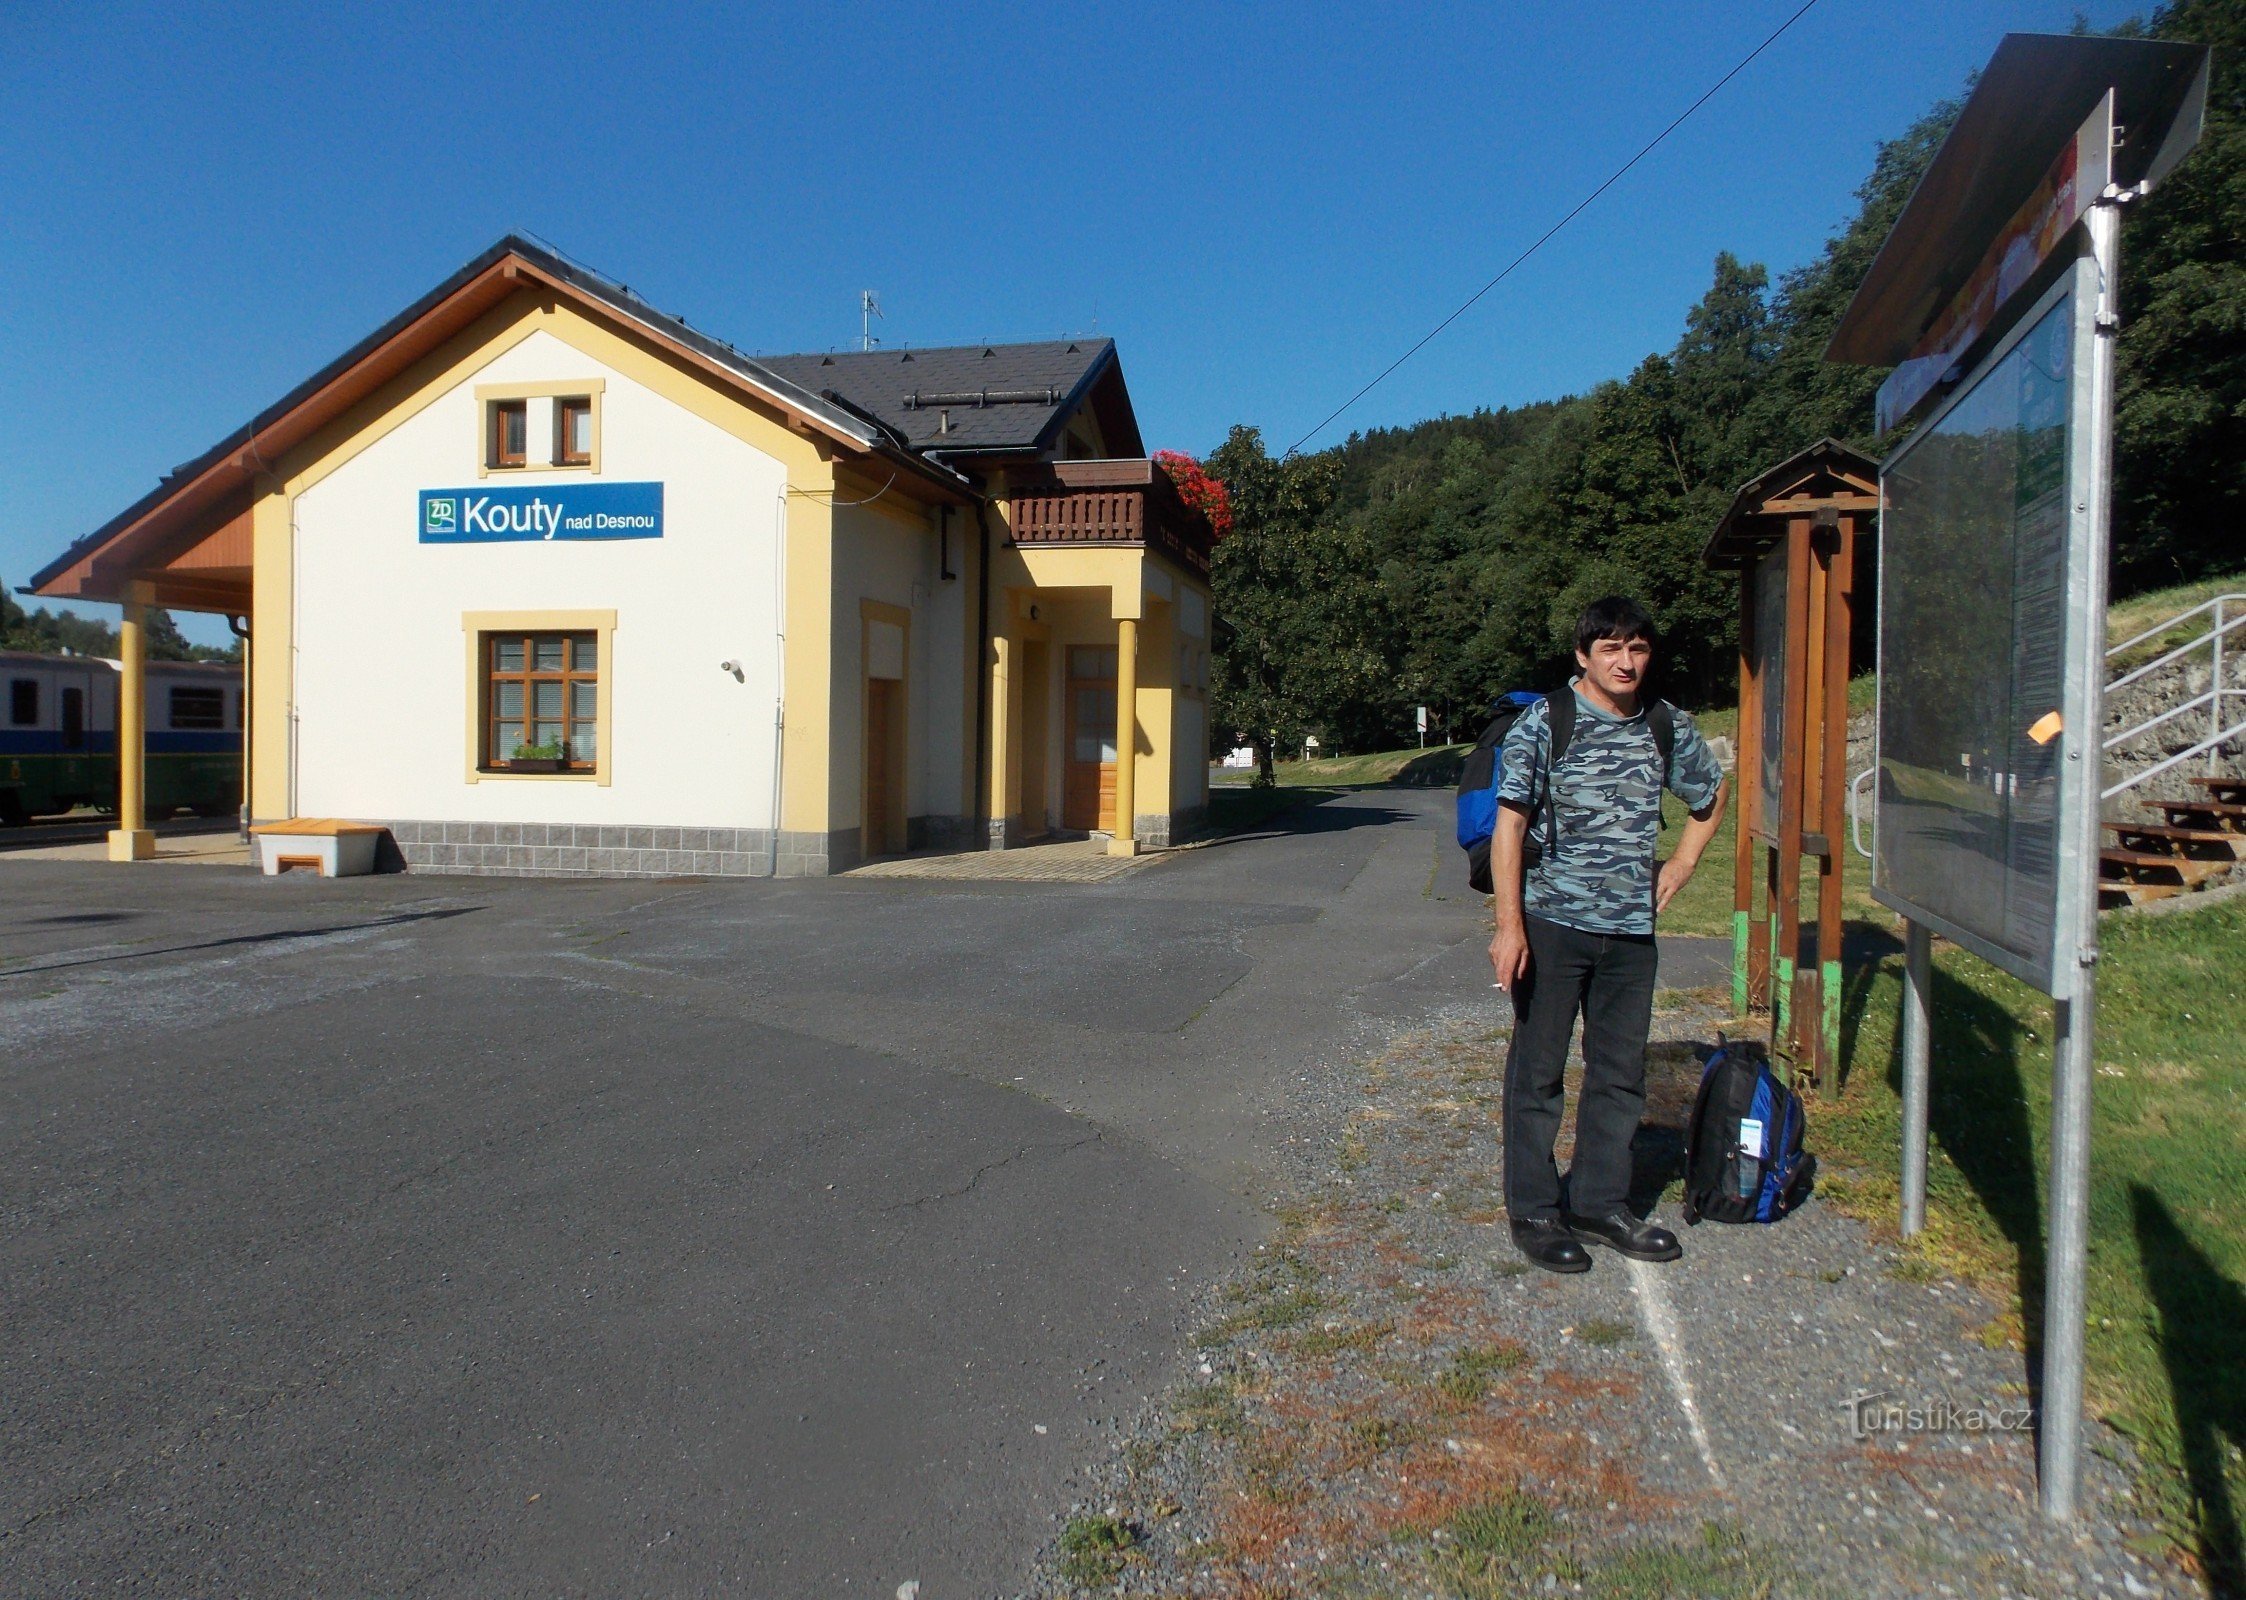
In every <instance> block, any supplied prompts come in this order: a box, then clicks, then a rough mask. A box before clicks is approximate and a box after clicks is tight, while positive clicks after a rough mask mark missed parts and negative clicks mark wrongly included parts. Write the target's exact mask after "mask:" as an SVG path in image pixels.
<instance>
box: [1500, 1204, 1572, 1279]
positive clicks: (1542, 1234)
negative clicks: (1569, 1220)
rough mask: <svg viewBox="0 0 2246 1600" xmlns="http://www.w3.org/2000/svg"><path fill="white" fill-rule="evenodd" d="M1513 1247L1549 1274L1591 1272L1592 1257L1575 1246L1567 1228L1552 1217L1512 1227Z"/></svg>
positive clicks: (1519, 1221)
mask: <svg viewBox="0 0 2246 1600" xmlns="http://www.w3.org/2000/svg"><path fill="white" fill-rule="evenodd" d="M1513 1243H1514V1244H1515V1245H1517V1246H1518V1247H1519V1248H1520V1252H1521V1254H1522V1255H1524V1256H1527V1257H1528V1258H1529V1259H1530V1260H1531V1261H1533V1262H1535V1263H1536V1264H1537V1265H1538V1266H1540V1267H1542V1268H1543V1269H1544V1270H1545V1271H1546V1272H1589V1271H1590V1270H1591V1255H1590V1252H1589V1251H1587V1250H1585V1249H1584V1248H1583V1246H1581V1245H1579V1244H1577V1243H1576V1242H1575V1238H1574V1236H1573V1235H1572V1234H1570V1233H1569V1232H1568V1228H1567V1224H1566V1223H1564V1222H1561V1221H1558V1220H1557V1219H1556V1218H1552V1217H1521V1218H1518V1219H1516V1220H1515V1222H1514V1223H1513Z"/></svg>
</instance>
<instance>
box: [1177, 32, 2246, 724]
mask: <svg viewBox="0 0 2246 1600" xmlns="http://www.w3.org/2000/svg"><path fill="white" fill-rule="evenodd" d="M2133 31H2135V30H2133ZM2141 31H2148V32H2152V33H2156V34H2158V35H2160V36H2162V37H2171V38H2187V39H2196V40H2200V41H2203V42H2206V43H2211V44H2213V45H2214V46H2215V47H2216V55H2215V80H2214V88H2213V92H2212V94H2211V95H2210V98H2209V104H2208V120H2207V133H2206V137H2205V139H2204V140H2203V142H2202V143H2201V146H2200V148H2199V150H2198V152H2197V153H2196V154H2194V155H2193V156H2192V158H2191V159H2190V160H2189V161H2188V162H2186V163H2185V164H2184V166H2183V167H2182V168H2181V169H2180V170H2179V172H2178V173H2177V174H2176V175H2175V176H2174V177H2173V178H2171V179H2170V181H2169V182H2168V184H2167V185H2165V186H2164V187H2163V188H2162V189H2161V190H2160V191H2159V192H2158V193H2156V194H2154V195H2153V196H2152V197H2151V198H2150V199H2149V200H2147V201H2146V202H2144V203H2143V204H2141V205H2139V206H2137V207H2134V208H2133V209H2132V210H2131V212H2130V213H2129V214H2128V221H2127V224H2126V231H2125V235H2124V278H2123V290H2124V305H2125V311H2126V315H2127V323H2126V328H2125V331H2124V333H2123V336H2122V342H2121V368H2120V385H2119V408H2118V415H2117V430H2118V436H2119V446H2120V481H2119V483H2118V485H2117V490H2116V501H2115V567H2116V571H2115V584H2116V590H2117V593H2119V594H2124V595H2126V594H2128V593H2131V592H2134V591H2136V590H2139V589H2144V588H2150V587H2155V586H2158V585H2161V584H2169V583H2176V582H2180V581H2184V580H2187V579H2190V578H2194V577H2198V576H2200V575H2202V574H2205V573H2208V572H2215V571H2228V570H2236V569H2237V568H2239V567H2241V566H2246V528H2242V525H2241V522H2240V514H2241V511H2242V509H2246V505H2242V502H2246V267H2242V265H2241V260H2240V243H2241V240H2242V238H2246V59H2242V56H2241V50H2240V48H2239V47H2241V46H2246V0H2182V3H2178V4H2175V5H2171V6H2168V7H2165V8H2163V9H2162V10H2161V11H2160V12H2158V13H2157V14H2156V15H2155V16H2154V17H2153V19H2152V20H2151V22H2150V23H2149V24H2146V25H2144V27H2143V29H2142V30H2141ZM1956 110H1957V107H1956V105H1955V104H1954V103H1944V104H1941V105H1937V106H1935V107H1933V108H1932V109H1931V110H1929V111H1928V112H1927V113H1926V115H1925V116H1924V117H1922V118H1921V119H1920V120H1919V121H1918V122H1917V123H1916V124H1914V125H1913V126H1912V127H1911V128H1909V129H1907V130H1906V131H1905V132H1904V133H1903V134H1902V135H1901V136H1900V137H1898V138H1896V139H1895V140H1893V141H1892V142H1890V143H1888V144H1886V145H1885V146H1883V147H1882V148H1881V150H1880V151H1879V154H1878V156H1877V158H1876V160H1875V161H1874V163H1873V167H1872V170H1871V172H1870V174H1869V175H1868V176H1867V177H1866V178H1865V181H1864V183H1863V186H1862V187H1861V188H1860V189H1859V190H1858V191H1857V201H1858V209H1857V213H1856V215H1855V217H1854V218H1853V219H1851V221H1850V222H1849V223H1848V225H1847V226H1846V227H1844V228H1843V229H1842V230H1841V231H1840V232H1839V233H1838V234H1837V235H1836V236H1835V237H1833V238H1832V239H1831V240H1829V241H1828V242H1827V244H1826V246H1825V249H1824V251H1823V253H1822V254H1821V255H1820V256H1819V257H1818V258H1817V259H1816V260H1814V261H1812V262H1810V263H1808V264H1807V265H1805V266H1802V267H1799V268H1797V269H1795V270H1793V271H1791V272H1788V273H1786V274H1785V275H1784V276H1782V277H1781V278H1779V279H1778V281H1777V282H1775V283H1773V282H1772V281H1771V279H1770V276H1769V274H1768V272H1767V271H1766V270H1765V269H1764V268H1763V267H1762V266H1760V265H1757V264H1753V263H1745V262H1741V261H1739V260H1737V259H1735V258H1734V257H1732V256H1731V255H1729V254H1724V255H1720V256H1718V257H1717V258H1716V262H1715V269H1714V272H1713V274H1712V278H1711V281H1710V283H1709V286H1708V290H1707V292H1706V294H1704V295H1703V296H1702V297H1701V299H1700V301H1699V303H1698V304H1696V305H1695V306H1693V307H1692V308H1691V310H1690V311H1689V312H1688V313H1687V314H1686V317H1685V323H1684V327H1683V329H1682V331H1681V333H1680V336H1679V338H1678V341H1677V343H1676V346H1675V347H1674V348H1673V349H1671V350H1669V351H1667V352H1666V353H1661V354H1653V355H1648V356H1647V357H1646V358H1645V360H1644V361H1643V362H1641V363H1640V364H1639V365H1638V367H1637V369H1636V370H1635V371H1633V372H1632V373H1630V375H1629V376H1628V377H1627V378H1623V379H1620V380H1617V381H1613V382H1609V383H1605V384H1601V385H1600V386H1599V387H1598V388H1596V389H1594V390H1592V391H1591V392H1590V393H1589V394H1585V395H1578V396H1571V397H1568V398H1564V399H1559V400H1554V401H1551V402H1547V403H1542V404H1538V405H1533V406H1528V407H1523V408H1520V409H1513V410H1490V411H1477V412H1475V413H1473V414H1472V415H1468V416H1454V417H1442V418H1437V419H1435V420H1432V421H1428V422H1423V423H1420V424H1418V425H1416V426H1414V427H1409V428H1393V429H1380V430H1375V431H1373V432H1369V433H1364V434H1358V435H1353V436H1351V437H1350V438H1349V439H1348V440H1347V441H1346V442H1345V443H1343V444H1341V445H1339V446H1336V447H1334V448H1332V449H1329V450H1324V451H1320V452H1318V453H1316V454H1313V455H1303V456H1297V457H1293V458H1290V459H1286V460H1279V459H1275V458H1273V457H1272V456H1271V454H1270V453H1269V451H1268V449H1267V448H1266V445H1265V442H1264V440H1263V439H1262V437H1261V435H1260V433H1259V432H1258V431H1257V430H1256V429H1254V428H1252V427H1246V426H1241V427H1236V428H1234V429H1233V430H1232V433H1231V436H1230V437H1229V438H1228V439H1227V440H1226V441H1225V442H1224V444H1223V445H1222V446H1220V447H1219V448H1218V449H1217V450H1216V451H1215V452H1213V453H1212V455H1211V456H1210V458H1209V460H1208V463H1207V465H1208V468H1209V470H1210V471H1211V472H1212V473H1214V474H1215V475H1216V476H1217V477H1219V478H1221V479H1222V480H1224V482H1225V484H1226V485H1227V487H1228V488H1229V490H1230V492H1231V497H1232V506H1233V515H1234V530H1233V533H1232V535H1231V536H1230V537H1229V538H1227V539H1226V540H1225V541H1224V542H1223V543H1222V544H1221V545H1219V546H1218V549H1217V553H1216V561H1215V573H1214V577H1215V583H1216V586H1217V600H1218V608H1219V611H1220V614H1221V615H1222V616H1223V618H1224V619H1225V624H1226V627H1225V632H1226V638H1225V639H1224V641H1223V643H1222V648H1221V651H1220V654H1219V657H1218V663H1217V666H1218V672H1217V677H1216V682H1215V713H1216V714H1215V717H1214V719H1213V723H1214V726H1213V729H1212V733H1213V736H1214V738H1215V740H1216V741H1217V742H1218V743H1219V744H1227V743H1229V742H1230V740H1231V737H1232V735H1233V734H1234V733H1235V732H1245V733H1247V734H1248V735H1249V736H1250V737H1251V739H1254V738H1257V737H1259V736H1260V737H1261V738H1263V739H1266V740H1268V741H1269V742H1270V743H1272V744H1275V745H1276V746H1277V747H1278V748H1279V749H1281V750H1283V751H1285V750H1291V749H1293V748H1295V747H1296V746H1298V745H1299V743H1300V741H1301V739H1302V737H1303V736H1304V735H1305V734H1307V733H1317V734H1319V735H1320V736H1321V738H1322V739H1323V741H1324V743H1325V744H1326V745H1327V747H1328V748H1329V749H1340V750H1363V749H1374V748H1387V747H1393V746H1395V745H1399V744H1404V743H1408V742H1410V740H1411V739H1412V737H1413V731H1412V729H1413V722H1412V708H1413V707H1414V706H1418V705H1426V706H1429V707H1430V708H1432V710H1433V712H1434V715H1435V717H1436V718H1437V720H1438V722H1439V725H1440V728H1441V730H1443V731H1445V732H1446V733H1447V734H1448V735H1449V736H1452V737H1461V736H1470V734H1471V731H1472V730H1473V729H1475V728H1477V727H1478V726H1479V724H1480V719H1481V717H1482V715H1483V714H1484V708H1485V707H1486V706H1487V705H1488V704H1489V702H1490V700H1491V699H1492V698H1493V697H1494V696H1495V695H1496V694H1498V693H1500V692H1502V691H1503V690H1505V689H1507V688H1510V687H1515V686H1541V685H1548V684H1554V683H1558V682H1560V681H1563V677H1564V674H1565V672H1566V670H1567V668H1568V666H1569V664H1570V658H1569V656H1568V654H1567V650H1566V647H1565V639H1566V635H1567V632H1568V629H1569V627H1570V625H1571V624H1572V620H1573V618H1574V615H1575V613H1576V611H1577V610H1578V609H1579V608H1580V607H1581V605H1582V603H1583V602H1584V601H1586V600H1588V599H1591V598H1594V597H1595V596H1597V595H1600V594H1603V593H1606V592H1609V591H1613V590H1620V591H1624V592H1628V593H1632V594H1635V595H1637V596H1639V597H1640V598H1641V599H1643V600H1644V601H1645V602H1646V603H1647V604H1648V605H1649V606H1651V607H1652V608H1653V609H1654V611H1655V612H1656V614H1657V615H1658V616H1659V618H1660V619H1661V623H1662V626H1663V630H1664V648H1663V656H1664V658H1665V662H1666V667H1665V670H1664V674H1663V687H1664V689H1665V690H1666V692H1667V693H1669V694H1670V695H1671V696H1672V697H1673V698H1675V699H1677V700H1679V701H1680V702H1682V703H1684V704H1687V705H1719V704H1725V703H1728V702H1729V700H1730V699H1731V697H1732V696H1733V694H1734V690H1735V684H1734V682H1733V673H1732V666H1731V664H1732V659H1733V656H1732V652H1733V648H1734V644H1735V634H1734V627H1735V617H1734V612H1735V610H1736V606H1737V594H1738V590H1737V587H1736V580H1735V579H1731V578H1728V577H1718V576H1717V575H1715V574H1712V573H1710V572H1709V571H1708V570H1707V569H1706V568H1704V567H1703V566H1702V565H1701V563H1700V551H1701V548H1702V547H1703V545H1704V544H1705V543H1706V541H1707V538H1708V534H1709V532H1710V530H1711V529H1712V528H1713V527H1714V525H1715V521H1716V519H1717V517H1718V516H1720V515H1721V514H1722V512H1723V509H1724V507H1725V506H1727V505H1728V504H1729V503H1730V500H1731V497H1732V494H1733V492H1734V491H1735V490H1736V489H1737V488H1738V486H1739V485H1740V484H1742V483H1744V482H1745V481H1746V480H1747V479H1748V478H1750V477H1752V476H1754V475H1755V474H1756V473H1757V472H1759V471H1760V470H1761V469H1762V468H1764V467H1766V466H1768V465H1770V464H1771V463H1772V462H1774V461H1777V460H1779V459H1781V458H1782V457H1784V456H1786V455H1789V454H1791V453H1792V452H1794V451H1796V450H1799V449H1801V448H1803V447H1804V446H1806V445H1809V444H1811V443H1814V442H1815V441H1816V440H1817V439H1819V438H1821V437H1824V436H1825V435H1828V434H1830V435H1832V436H1834V437H1836V438H1840V439H1843V440H1846V441H1847V442H1849V443H1851V444H1854V445H1856V446H1857V447H1859V448H1861V449H1864V450H1866V451H1868V452H1870V453H1871V454H1873V455H1875V456H1877V455H1881V454H1884V453H1885V452H1886V451H1887V450H1888V449H1890V448H1892V447H1893V445H1894V444H1895V443H1896V442H1898V441H1897V440H1896V439H1882V438H1879V437H1878V436H1877V435H1876V434H1875V433H1874V432H1873V430H1872V411H1871V400H1872V395H1873V393H1874V392H1875V391H1876V390H1877V388H1878V386H1879V383H1880V380H1881V379H1882V378H1884V377H1885V376H1886V374H1885V372H1884V371H1881V370H1876V369H1871V368H1862V367H1840V366H1829V365H1826V364H1825V363H1824V362H1823V360H1822V359H1821V358H1822V356H1823V353H1824V348H1825V344H1826V341H1827V339H1828V338H1829V336H1830V334H1831V332H1832V329H1833V326H1834V324H1835V323H1836V322H1837V321H1838V320H1839V318H1840V315H1841V312H1842V311H1843V310H1844V309H1845V308H1846V306H1847V304H1848V301H1849V298H1850V296H1851V295H1852V294H1853V293H1854V292H1855V289H1856V285H1857V283H1858V282H1859V281H1860V279H1861V278H1862V276H1863V274H1864V271H1865V269H1866V268H1867V267H1868V266H1869V265H1870V263H1871V260H1872V257H1873V255H1874V254H1875V253H1876V252H1877V251H1878V248H1879V245H1880V242H1881V241H1882V240H1883V239H1884V238H1885V237H1886V235H1887V231H1888V228H1889V227H1890V225H1891V224H1892V223H1893V221H1894V218H1895V215H1896V213H1897V212H1898V211H1899V210H1900V209H1901V207H1902V204H1903V202H1904V200H1905V199H1906V198H1907V197H1908V196H1909V194H1910V190H1911V187H1912V185H1913V184H1914V183H1916V182H1917V180H1918V177H1919V174H1920V173H1921V172H1922V171H1923V170H1924V169H1925V166H1926V163H1927V162H1928V160H1930V159H1931V157H1932V156H1933V153H1934V151H1935V149H1936V147H1937V146H1938V145H1939V144H1940V143H1941V140H1942V136H1943V134H1944V133H1945V132H1947V130H1948V128H1949V125H1950V122H1951V120H1952V118H1953V117H1954V116H1955V115H1956Z"/></svg>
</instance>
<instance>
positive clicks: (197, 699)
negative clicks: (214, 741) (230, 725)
mask: <svg viewBox="0 0 2246 1600" xmlns="http://www.w3.org/2000/svg"><path fill="white" fill-rule="evenodd" d="M172 726H173V727H175V728H223V727H225V726H226V691H225V690H224V689H203V688H195V687H190V686H188V685H185V684H174V685H172Z"/></svg>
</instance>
